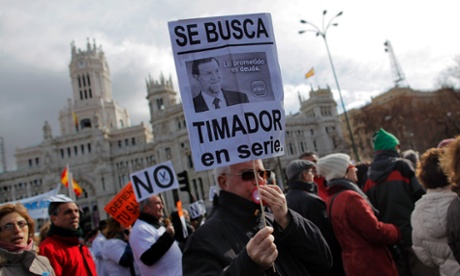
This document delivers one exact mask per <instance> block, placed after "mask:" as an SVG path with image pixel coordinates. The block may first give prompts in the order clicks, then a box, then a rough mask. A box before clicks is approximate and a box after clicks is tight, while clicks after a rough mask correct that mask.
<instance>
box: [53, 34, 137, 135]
mask: <svg viewBox="0 0 460 276" xmlns="http://www.w3.org/2000/svg"><path fill="white" fill-rule="evenodd" d="M69 72H70V78H71V82H72V96H73V101H72V100H71V99H69V100H68V105H67V106H66V107H64V109H63V110H61V111H60V113H59V121H60V125H61V134H63V135H66V134H75V133H78V132H80V131H82V130H84V129H87V128H97V129H110V130H115V129H120V128H123V127H127V126H130V125H131V122H130V119H129V115H128V112H127V111H126V110H123V109H122V108H120V107H119V106H118V104H117V103H116V102H115V101H114V99H113V96H112V85H111V80H110V70H109V66H108V64H107V60H106V58H105V55H104V52H103V51H102V47H101V46H100V47H96V42H95V41H94V42H93V44H92V45H91V44H90V43H89V40H88V42H87V44H86V51H82V50H80V49H77V48H76V47H75V44H74V43H73V42H72V43H71V61H70V64H69Z"/></svg>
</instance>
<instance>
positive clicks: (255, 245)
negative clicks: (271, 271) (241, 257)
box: [246, 227, 278, 270]
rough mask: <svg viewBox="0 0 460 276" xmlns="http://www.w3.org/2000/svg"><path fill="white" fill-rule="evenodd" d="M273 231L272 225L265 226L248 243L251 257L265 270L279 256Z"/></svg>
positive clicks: (247, 247) (247, 248)
mask: <svg viewBox="0 0 460 276" xmlns="http://www.w3.org/2000/svg"><path fill="white" fill-rule="evenodd" d="M272 233H273V228H272V227H264V228H262V229H260V230H259V232H257V233H256V235H255V236H254V237H253V238H252V239H250V240H249V242H248V244H247V245H246V251H247V252H248V255H249V257H250V258H251V259H252V260H253V261H254V262H255V263H256V264H258V265H259V266H260V267H261V268H262V269H264V270H265V269H268V268H269V267H270V266H272V265H273V263H274V262H275V260H276V258H277V257H278V250H277V249H276V245H275V243H274V240H275V237H273V236H272Z"/></svg>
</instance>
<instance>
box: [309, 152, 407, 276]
mask: <svg viewBox="0 0 460 276" xmlns="http://www.w3.org/2000/svg"><path fill="white" fill-rule="evenodd" d="M317 169H318V173H319V174H321V175H322V176H324V177H325V178H326V180H327V186H328V197H327V202H326V205H327V211H328V215H329V218H330V219H331V221H332V226H333V229H334V233H335V235H336V237H337V239H338V240H339V242H340V245H341V246H342V260H343V266H344V269H345V273H346V274H347V275H382V276H389V275H398V271H397V270H396V266H395V264H394V262H393V258H392V255H391V253H390V251H389V249H388V246H391V245H394V244H396V243H398V241H399V240H400V235H401V234H400V231H399V230H398V228H397V227H396V226H395V225H393V224H387V223H383V222H379V221H378V219H377V217H376V216H375V212H378V211H377V210H375V208H373V206H372V205H371V203H369V202H368V200H367V197H366V196H365V194H364V193H363V192H362V191H361V190H360V189H359V188H358V186H356V184H355V183H354V182H355V181H356V180H357V176H356V168H355V167H354V166H353V165H351V164H350V157H349V156H348V155H346V154H342V153H336V154H330V155H328V156H325V157H323V158H321V159H319V161H318V165H317Z"/></svg>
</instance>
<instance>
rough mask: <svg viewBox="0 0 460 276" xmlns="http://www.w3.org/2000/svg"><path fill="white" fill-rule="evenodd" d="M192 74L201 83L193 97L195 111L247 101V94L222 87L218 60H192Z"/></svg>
mask: <svg viewBox="0 0 460 276" xmlns="http://www.w3.org/2000/svg"><path fill="white" fill-rule="evenodd" d="M192 76H193V78H195V79H196V80H197V81H198V82H199V83H200V85H201V90H200V92H199V93H198V95H196V96H195V97H193V106H194V107H195V112H197V113H198V112H204V111H208V110H213V109H220V108H222V107H226V106H231V105H236V104H241V103H249V99H248V96H247V95H246V94H245V93H242V92H237V91H229V90H224V89H222V85H223V79H222V72H221V69H220V65H219V62H218V61H217V59H215V58H204V59H198V60H194V61H193V64H192Z"/></svg>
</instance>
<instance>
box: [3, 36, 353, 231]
mask: <svg viewBox="0 0 460 276" xmlns="http://www.w3.org/2000/svg"><path fill="white" fill-rule="evenodd" d="M69 72H70V78H71V83H72V99H69V100H68V103H67V105H66V106H65V107H63V108H62V110H61V111H60V112H59V123H60V135H59V136H54V135H53V130H52V129H51V127H50V125H49V124H48V122H45V123H44V126H43V140H42V141H41V142H38V144H37V145H35V146H31V147H26V148H21V149H17V150H16V153H15V157H16V164H17V169H16V170H15V171H7V172H3V173H1V174H0V189H1V193H0V203H4V202H9V201H16V200H20V199H24V198H28V197H32V196H35V195H39V194H41V193H44V192H47V191H50V190H52V189H55V188H56V187H57V186H59V185H60V184H58V183H59V182H60V176H61V172H62V170H63V169H64V168H65V167H66V166H67V165H69V167H70V170H71V172H72V174H73V179H75V180H76V181H77V182H78V184H79V185H80V186H81V187H82V188H83V194H82V195H81V196H80V197H78V199H77V202H78V204H79V205H80V206H81V207H82V209H83V211H84V216H83V218H84V220H85V223H86V224H87V228H90V227H95V226H97V225H98V223H99V220H100V219H105V218H106V217H107V214H106V213H105V212H104V206H105V205H106V204H107V203H108V202H109V201H110V200H111V199H112V198H113V196H114V195H115V194H116V193H118V191H120V189H121V188H122V187H124V186H125V185H126V184H127V183H128V181H129V175H130V174H131V173H133V172H136V171H139V170H142V169H144V168H147V167H150V166H153V165H155V164H159V163H163V162H166V161H168V160H171V162H172V163H173V166H174V170H175V171H176V173H178V172H181V171H183V170H186V171H187V172H188V176H189V179H190V194H188V193H186V192H179V194H178V195H179V197H180V199H181V200H182V201H183V205H184V206H185V207H188V204H189V203H190V201H191V200H195V199H203V200H204V201H205V202H206V204H208V205H210V201H209V189H210V187H211V186H213V185H214V175H213V172H212V171H202V172H195V170H194V167H193V160H192V157H191V151H192V149H191V148H190V144H189V139H188V133H187V128H186V120H185V116H184V112H183V109H182V104H181V103H180V102H179V101H178V99H179V94H178V93H177V92H176V91H175V90H174V87H173V83H172V81H171V78H169V79H166V78H164V77H163V76H160V77H159V79H158V80H154V79H152V78H151V77H149V78H148V79H147V81H146V89H147V96H146V97H147V100H148V105H149V109H150V119H149V123H150V125H147V124H144V123H140V124H139V125H134V126H133V125H131V123H130V118H129V114H128V111H127V110H124V109H122V108H121V107H120V106H119V105H118V104H117V102H116V101H115V99H114V98H113V96H112V87H111V77H110V70H109V66H108V63H107V60H106V57H105V54H104V52H103V50H102V48H101V47H96V45H95V43H93V44H90V43H89V42H88V43H87V45H86V49H85V50H81V49H77V48H76V47H75V45H74V44H72V45H71V61H70V64H69ZM299 101H300V111H299V112H298V113H296V114H293V115H289V116H286V149H287V150H286V155H285V156H282V157H279V158H272V159H267V160H264V162H265V166H266V167H267V168H270V169H273V170H274V171H275V172H276V174H277V181H278V183H280V184H281V186H282V184H283V182H284V179H283V177H282V176H283V175H284V173H283V171H284V167H285V165H286V164H287V163H288V162H290V161H291V160H293V159H296V158H298V156H299V155H300V154H301V153H302V152H305V151H314V152H317V153H318V154H319V155H320V156H322V155H325V154H329V153H332V152H341V151H343V150H344V143H343V134H342V131H341V126H340V121H339V118H338V115H337V110H336V102H335V101H334V99H333V98H332V93H331V91H330V89H320V90H317V91H311V92H310V97H309V99H308V100H305V99H302V97H301V96H300V95H299ZM60 189H61V190H60V193H67V190H66V188H64V186H62V185H61V188H60ZM164 196H165V197H164V199H165V203H166V206H167V209H168V210H169V211H172V210H173V209H174V205H175V203H174V197H173V193H172V192H171V193H170V192H167V193H165V195H164ZM39 224H40V223H39ZM38 226H39V225H38Z"/></svg>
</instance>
